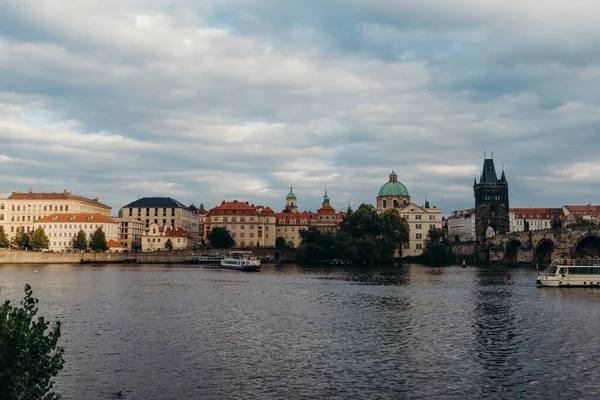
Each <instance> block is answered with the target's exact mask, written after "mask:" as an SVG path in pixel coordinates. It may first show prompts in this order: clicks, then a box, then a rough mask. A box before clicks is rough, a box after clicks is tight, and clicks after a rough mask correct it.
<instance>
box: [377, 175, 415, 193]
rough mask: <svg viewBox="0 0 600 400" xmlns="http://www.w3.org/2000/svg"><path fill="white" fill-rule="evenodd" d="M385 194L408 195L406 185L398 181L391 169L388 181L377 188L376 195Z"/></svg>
mask: <svg viewBox="0 0 600 400" xmlns="http://www.w3.org/2000/svg"><path fill="white" fill-rule="evenodd" d="M387 196H406V197H409V195H408V190H406V186H404V185H403V184H402V183H400V182H398V175H396V173H395V172H394V171H393V170H392V173H391V174H390V181H389V182H387V183H386V184H385V185H383V186H382V187H381V189H379V194H378V195H377V197H387Z"/></svg>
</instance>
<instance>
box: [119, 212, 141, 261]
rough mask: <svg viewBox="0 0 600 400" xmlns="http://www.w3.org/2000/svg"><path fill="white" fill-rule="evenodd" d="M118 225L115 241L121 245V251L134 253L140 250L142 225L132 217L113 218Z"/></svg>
mask: <svg viewBox="0 0 600 400" xmlns="http://www.w3.org/2000/svg"><path fill="white" fill-rule="evenodd" d="M115 221H117V222H118V223H119V230H118V234H117V241H118V242H119V243H120V244H122V245H123V250H124V251H125V250H126V251H131V252H136V251H140V250H141V249H142V236H143V235H144V232H145V228H144V223H143V222H142V221H140V220H139V219H135V218H133V217H127V218H122V217H121V218H115Z"/></svg>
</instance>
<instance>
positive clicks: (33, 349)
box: [0, 284, 64, 400]
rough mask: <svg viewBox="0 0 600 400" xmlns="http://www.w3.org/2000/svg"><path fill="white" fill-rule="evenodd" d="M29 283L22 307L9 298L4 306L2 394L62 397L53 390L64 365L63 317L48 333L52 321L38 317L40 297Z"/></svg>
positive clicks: (0, 324)
mask: <svg viewBox="0 0 600 400" xmlns="http://www.w3.org/2000/svg"><path fill="white" fill-rule="evenodd" d="M32 294H33V291H32V289H31V286H29V284H26V285H25V297H24V299H23V300H22V301H21V307H17V306H13V305H11V304H10V301H8V300H7V301H6V302H5V303H4V304H3V305H2V306H1V308H0V398H2V399H6V400H12V399H15V400H16V399H43V400H54V399H60V396H59V395H58V394H56V393H54V392H52V387H53V385H54V382H53V380H52V378H54V377H55V376H56V375H57V374H58V372H59V371H60V370H61V369H62V368H63V364H64V360H63V354H64V349H63V348H62V347H60V346H57V343H58V339H59V338H60V321H57V322H56V323H55V325H54V326H53V327H52V329H50V330H49V332H48V333H46V330H47V329H48V326H49V324H50V323H49V322H47V321H46V320H45V319H44V317H37V320H34V317H35V316H36V314H37V312H38V308H37V307H36V304H37V303H38V299H36V298H34V297H33V296H32Z"/></svg>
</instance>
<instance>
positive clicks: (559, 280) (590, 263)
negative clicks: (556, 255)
mask: <svg viewBox="0 0 600 400" xmlns="http://www.w3.org/2000/svg"><path fill="white" fill-rule="evenodd" d="M536 283H537V284H538V285H540V286H554V287H600V258H561V259H558V260H554V261H552V263H551V264H550V266H549V267H548V268H546V270H544V272H542V273H541V274H540V275H539V276H538V278H537V281H536Z"/></svg>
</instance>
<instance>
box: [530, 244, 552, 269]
mask: <svg viewBox="0 0 600 400" xmlns="http://www.w3.org/2000/svg"><path fill="white" fill-rule="evenodd" d="M552 249H554V242H553V241H552V240H551V239H548V238H543V239H541V240H540V241H539V242H538V243H537V245H536V246H535V250H534V253H533V261H534V262H535V263H540V264H546V265H550V263H551V262H552Z"/></svg>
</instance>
